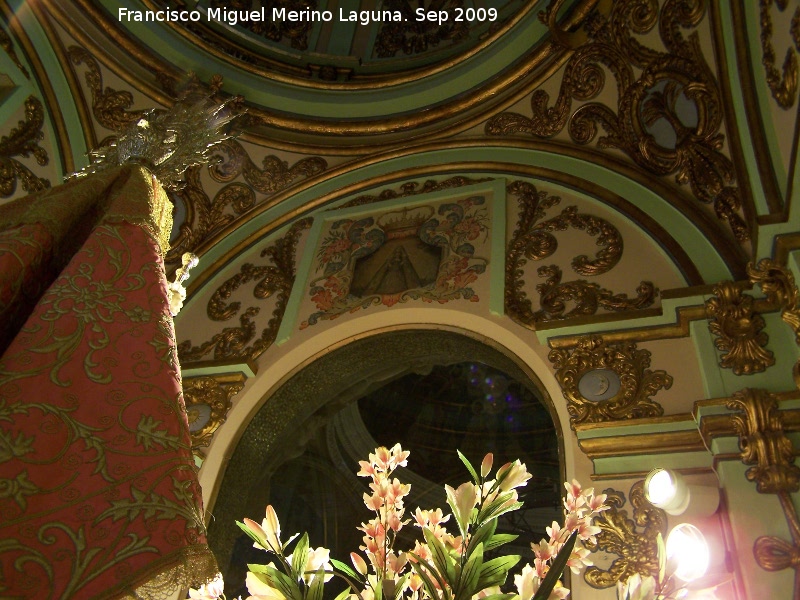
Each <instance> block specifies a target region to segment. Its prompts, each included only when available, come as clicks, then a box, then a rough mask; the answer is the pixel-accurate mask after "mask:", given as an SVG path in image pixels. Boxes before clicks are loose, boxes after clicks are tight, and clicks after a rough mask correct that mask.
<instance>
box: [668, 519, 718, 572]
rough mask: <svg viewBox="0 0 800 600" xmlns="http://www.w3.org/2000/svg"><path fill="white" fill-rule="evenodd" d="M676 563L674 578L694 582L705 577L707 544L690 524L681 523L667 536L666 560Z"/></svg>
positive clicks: (708, 558)
mask: <svg viewBox="0 0 800 600" xmlns="http://www.w3.org/2000/svg"><path fill="white" fill-rule="evenodd" d="M672 558H674V559H675V562H676V563H677V567H676V569H675V576H676V577H677V578H679V579H681V580H683V581H687V582H688V581H694V580H695V579H699V578H700V577H702V576H703V575H705V572H706V570H708V564H709V562H710V556H709V552H708V544H707V543H706V539H705V537H704V536H703V534H702V533H701V532H700V530H699V529H698V528H697V527H695V526H694V525H691V524H690V523H681V524H680V525H677V526H675V528H674V529H673V530H672V531H671V532H670V534H669V535H668V536H667V560H670V559H672Z"/></svg>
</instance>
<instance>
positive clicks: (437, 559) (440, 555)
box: [422, 527, 456, 588]
mask: <svg viewBox="0 0 800 600" xmlns="http://www.w3.org/2000/svg"><path fill="white" fill-rule="evenodd" d="M422 535H424V536H425V542H426V543H427V544H428V548H430V550H431V555H432V558H433V564H434V565H436V569H437V570H438V571H439V574H440V575H441V576H442V578H444V580H445V581H446V582H447V583H448V585H450V587H451V588H455V579H456V570H455V564H454V562H453V559H452V558H451V556H450V555H449V554H448V552H447V549H446V548H445V547H444V544H442V542H441V541H439V539H437V537H436V536H435V535H433V532H432V531H431V530H430V529H428V528H427V527H424V528H423V529H422Z"/></svg>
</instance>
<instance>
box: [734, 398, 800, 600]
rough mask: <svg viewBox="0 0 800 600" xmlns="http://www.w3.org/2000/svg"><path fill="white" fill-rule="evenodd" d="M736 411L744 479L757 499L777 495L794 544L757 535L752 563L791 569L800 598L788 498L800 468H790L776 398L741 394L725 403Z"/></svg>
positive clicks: (798, 555)
mask: <svg viewBox="0 0 800 600" xmlns="http://www.w3.org/2000/svg"><path fill="white" fill-rule="evenodd" d="M727 406H728V408H729V409H732V410H736V411H740V413H739V414H735V415H734V416H733V417H731V420H732V423H733V427H734V429H735V431H736V433H737V434H738V436H739V447H740V449H741V451H742V455H741V458H742V462H743V463H744V464H746V465H753V466H751V467H750V468H749V469H747V472H746V476H747V479H748V480H750V481H755V483H756V489H757V490H758V492H759V493H761V494H775V495H776V496H777V497H778V500H780V503H781V508H782V509H783V513H784V516H785V517H786V522H787V523H788V525H789V531H790V534H791V536H792V541H791V542H787V541H786V540H784V539H782V538H779V537H776V536H761V537H759V538H758V539H756V542H755V545H754V546H753V553H754V554H755V559H756V562H757V563H758V564H759V566H760V567H761V568H763V569H764V570H766V571H782V570H784V569H789V568H792V569H794V570H795V576H794V595H793V598H798V597H800V518H798V515H797V509H796V508H795V506H794V502H792V497H791V494H792V493H795V492H797V491H798V490H800V468H798V467H797V466H796V465H795V464H794V455H795V450H794V447H793V445H792V441H791V440H790V439H789V438H788V437H786V434H785V433H784V430H783V417H782V415H781V411H780V410H778V401H777V398H776V397H775V395H774V394H771V393H769V392H768V391H766V390H759V389H744V390H741V391H740V392H737V393H736V394H734V395H733V398H732V399H731V400H730V401H729V402H728V403H727Z"/></svg>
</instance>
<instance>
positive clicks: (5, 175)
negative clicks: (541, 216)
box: [0, 96, 50, 198]
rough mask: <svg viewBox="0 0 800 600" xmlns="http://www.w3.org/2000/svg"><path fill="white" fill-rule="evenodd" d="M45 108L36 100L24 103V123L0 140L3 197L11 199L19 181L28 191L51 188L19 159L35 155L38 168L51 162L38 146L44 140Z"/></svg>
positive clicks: (21, 122) (0, 179)
mask: <svg viewBox="0 0 800 600" xmlns="http://www.w3.org/2000/svg"><path fill="white" fill-rule="evenodd" d="M43 125H44V107H43V106H42V103H41V102H40V101H39V100H38V99H37V98H36V97H35V96H29V97H28V99H27V100H25V120H24V121H20V122H19V124H18V125H17V126H16V127H15V128H14V129H12V130H11V131H10V132H9V133H8V135H4V136H3V137H2V138H0V196H2V197H3V198H8V197H9V196H12V195H13V194H14V192H15V191H16V189H17V182H18V181H19V182H20V183H21V184H22V189H23V190H25V191H26V192H29V193H33V192H39V191H41V190H43V189H46V188H49V187H50V182H49V181H48V180H47V179H43V178H42V177H39V176H37V175H36V174H35V173H34V172H33V171H31V170H30V169H29V168H28V167H27V166H25V165H24V164H23V163H22V162H20V160H19V158H20V157H22V158H28V157H29V156H31V155H33V157H34V158H35V159H36V162H37V163H38V164H39V165H42V166H44V165H46V164H47V163H48V162H49V158H48V156H47V151H46V150H45V149H44V148H42V147H41V146H40V145H39V142H40V141H41V140H42V139H43V138H44V133H43V132H42V126H43Z"/></svg>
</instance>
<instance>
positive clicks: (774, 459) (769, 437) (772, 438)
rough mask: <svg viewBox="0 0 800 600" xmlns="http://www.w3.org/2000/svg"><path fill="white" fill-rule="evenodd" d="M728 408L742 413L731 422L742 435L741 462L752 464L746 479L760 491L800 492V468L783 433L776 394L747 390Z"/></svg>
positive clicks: (739, 394)
mask: <svg viewBox="0 0 800 600" xmlns="http://www.w3.org/2000/svg"><path fill="white" fill-rule="evenodd" d="M727 406H728V408H729V409H731V410H736V411H740V414H735V415H733V416H732V417H731V421H732V423H733V427H734V429H735V430H736V433H737V434H738V436H739V446H740V448H741V450H742V462H743V463H745V464H746V465H753V466H752V467H750V468H749V469H747V473H746V476H747V479H748V480H749V481H755V482H756V489H757V490H758V492H759V493H761V494H779V493H791V492H796V491H798V490H800V468H798V467H797V466H796V465H795V464H794V448H793V447H792V441H791V440H790V439H789V438H788V437H786V434H785V433H784V431H783V419H782V417H781V412H780V411H779V410H778V400H777V398H776V397H775V395H774V394H770V393H769V392H767V391H766V390H759V389H749V388H748V389H744V390H742V391H740V392H737V393H735V394H734V395H733V397H732V398H731V400H729V401H728V403H727Z"/></svg>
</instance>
